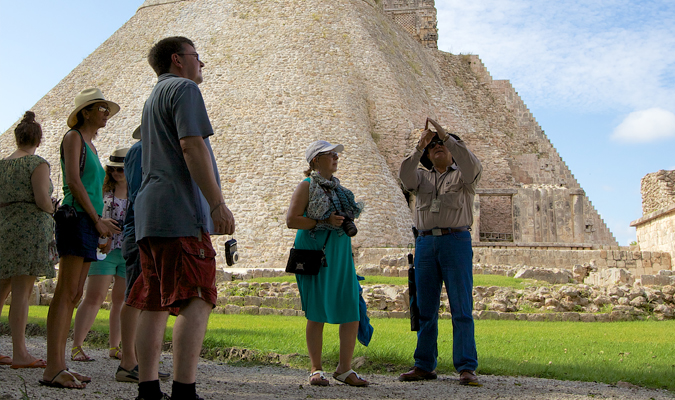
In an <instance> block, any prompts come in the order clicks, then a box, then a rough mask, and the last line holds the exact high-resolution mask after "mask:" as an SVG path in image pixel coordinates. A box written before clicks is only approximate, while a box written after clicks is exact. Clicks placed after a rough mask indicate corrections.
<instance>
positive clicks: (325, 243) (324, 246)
mask: <svg viewBox="0 0 675 400" xmlns="http://www.w3.org/2000/svg"><path fill="white" fill-rule="evenodd" d="M330 233H331V231H330V230H328V235H326V241H325V242H323V247H322V248H321V251H323V252H325V251H326V245H327V244H328V238H329V237H330ZM293 248H295V240H294V241H293Z"/></svg>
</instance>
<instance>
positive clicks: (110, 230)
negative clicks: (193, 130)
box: [40, 89, 120, 389]
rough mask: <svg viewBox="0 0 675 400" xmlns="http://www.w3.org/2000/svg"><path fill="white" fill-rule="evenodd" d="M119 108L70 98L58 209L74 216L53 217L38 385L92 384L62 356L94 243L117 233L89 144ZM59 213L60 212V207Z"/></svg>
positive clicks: (98, 98) (96, 97) (97, 97)
mask: <svg viewBox="0 0 675 400" xmlns="http://www.w3.org/2000/svg"><path fill="white" fill-rule="evenodd" d="M119 110H120V107H119V106H118V105H117V104H115V103H113V102H112V101H108V100H106V99H105V98H104V97H103V93H101V91H100V90H99V89H85V90H83V91H82V92H80V93H79V94H78V95H77V96H76V97H75V109H74V110H73V112H72V113H70V116H69V117H68V126H69V127H70V128H71V129H70V130H69V131H68V132H67V133H66V135H65V136H64V138H63V141H62V142H61V171H62V172H63V183H64V185H63V194H64V198H63V203H62V204H63V205H65V206H66V207H67V206H70V207H73V208H74V209H75V210H76V214H73V213H67V215H63V214H61V213H60V211H61V210H60V211H59V212H57V216H58V217H59V218H57V222H56V247H57V249H58V252H59V274H58V282H57V284H56V290H55V291H54V298H53V299H52V302H51V304H50V305H49V314H48V315H47V368H46V369H45V372H44V374H43V379H42V380H41V381H40V383H41V384H43V385H47V386H53V387H62V388H74V389H83V388H84V387H86V384H87V382H91V378H90V377H88V376H84V375H81V374H79V373H77V372H75V371H73V370H69V369H68V368H67V367H66V362H65V350H66V341H67V339H68V331H69V328H70V321H71V320H72V317H73V309H74V308H75V305H77V302H78V301H79V300H80V298H81V297H82V291H83V288H84V281H85V280H86V279H87V273H88V272H89V265H90V263H91V262H92V261H96V249H97V247H98V238H99V237H104V238H107V237H109V236H111V235H113V234H116V233H120V228H119V227H118V226H117V225H116V223H115V221H114V220H113V219H112V218H102V217H101V214H102V213H103V195H102V193H103V179H104V177H105V171H104V170H103V167H101V163H100V161H99V159H98V154H97V153H96V148H95V147H94V144H93V143H92V141H93V140H94V138H95V137H96V135H97V133H98V130H99V129H100V128H103V127H104V126H105V125H106V123H107V121H108V119H109V118H110V117H112V116H113V115H115V114H117V112H118V111H119ZM62 207H64V206H62Z"/></svg>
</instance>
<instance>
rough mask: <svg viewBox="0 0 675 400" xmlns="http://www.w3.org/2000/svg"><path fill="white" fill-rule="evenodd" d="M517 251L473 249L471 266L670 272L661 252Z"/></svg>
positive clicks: (668, 260) (665, 255) (668, 256)
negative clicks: (577, 266)
mask: <svg viewBox="0 0 675 400" xmlns="http://www.w3.org/2000/svg"><path fill="white" fill-rule="evenodd" d="M542 245H543V246H540V247H539V248H518V247H516V246H511V247H509V246H506V245H505V244H501V245H499V246H496V245H495V246H480V245H479V246H474V249H473V252H474V256H473V262H474V264H477V263H481V264H488V265H500V266H518V265H527V266H530V267H545V268H554V267H556V268H565V269H572V268H573V267H574V266H575V265H583V264H590V265H593V266H595V267H597V268H601V269H602V268H625V269H626V270H628V271H629V272H630V273H631V274H633V275H635V276H641V275H654V274H657V273H658V272H659V271H661V270H672V257H671V254H670V253H668V252H664V251H633V250H630V248H628V247H620V248H616V249H614V250H610V249H596V250H592V249H588V250H583V249H580V248H572V247H564V246H563V245H562V244H560V245H558V246H550V247H546V246H544V244H542Z"/></svg>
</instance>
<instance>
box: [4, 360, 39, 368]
mask: <svg viewBox="0 0 675 400" xmlns="http://www.w3.org/2000/svg"><path fill="white" fill-rule="evenodd" d="M10 368H11V369H22V368H47V361H45V360H43V359H41V358H38V359H37V360H34V361H33V362H32V363H30V364H24V365H16V364H12V366H11V367H10Z"/></svg>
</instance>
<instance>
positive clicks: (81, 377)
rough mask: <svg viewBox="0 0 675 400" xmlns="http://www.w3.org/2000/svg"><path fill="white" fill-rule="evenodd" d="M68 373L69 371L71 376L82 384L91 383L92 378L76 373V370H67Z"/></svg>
mask: <svg viewBox="0 0 675 400" xmlns="http://www.w3.org/2000/svg"><path fill="white" fill-rule="evenodd" d="M66 371H68V373H69V374H71V375H72V376H74V377H75V379H77V380H78V381H80V382H82V383H89V382H91V377H88V376H86V375H82V374H81V373H79V372H77V371H75V370H74V369H70V368H66Z"/></svg>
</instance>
